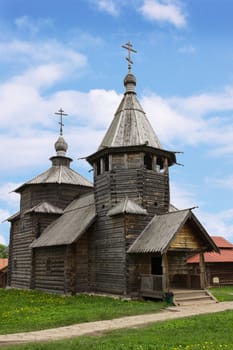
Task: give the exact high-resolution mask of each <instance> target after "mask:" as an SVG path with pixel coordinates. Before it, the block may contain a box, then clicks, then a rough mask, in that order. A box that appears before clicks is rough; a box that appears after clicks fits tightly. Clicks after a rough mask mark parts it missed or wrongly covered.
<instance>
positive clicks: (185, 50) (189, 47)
mask: <svg viewBox="0 0 233 350" xmlns="http://www.w3.org/2000/svg"><path fill="white" fill-rule="evenodd" d="M178 52H180V53H187V54H192V53H195V52H196V48H195V47H194V46H193V45H186V46H183V47H180V48H179V49H178Z"/></svg>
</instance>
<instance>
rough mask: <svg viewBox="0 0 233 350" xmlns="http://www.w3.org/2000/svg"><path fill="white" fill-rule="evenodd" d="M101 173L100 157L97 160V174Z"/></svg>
mask: <svg viewBox="0 0 233 350" xmlns="http://www.w3.org/2000/svg"><path fill="white" fill-rule="evenodd" d="M100 173H101V162H100V159H98V160H97V162H96V175H100Z"/></svg>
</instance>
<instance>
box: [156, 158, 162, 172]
mask: <svg viewBox="0 0 233 350" xmlns="http://www.w3.org/2000/svg"><path fill="white" fill-rule="evenodd" d="M156 165H157V168H158V169H159V171H162V170H163V158H161V157H158V158H157V163H156Z"/></svg>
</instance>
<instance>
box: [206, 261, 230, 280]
mask: <svg viewBox="0 0 233 350" xmlns="http://www.w3.org/2000/svg"><path fill="white" fill-rule="evenodd" d="M206 273H207V283H208V285H209V286H213V285H216V284H215V283H214V281H213V278H214V277H218V279H219V285H228V284H233V262H231V263H206Z"/></svg>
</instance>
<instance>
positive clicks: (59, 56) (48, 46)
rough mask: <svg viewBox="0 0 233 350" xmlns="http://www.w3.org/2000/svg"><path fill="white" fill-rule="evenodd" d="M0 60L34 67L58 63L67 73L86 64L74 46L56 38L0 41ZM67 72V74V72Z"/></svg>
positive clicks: (85, 60) (84, 57)
mask: <svg viewBox="0 0 233 350" xmlns="http://www.w3.org/2000/svg"><path fill="white" fill-rule="evenodd" d="M0 62H7V63H9V62H13V63H14V64H17V65H19V64H20V63H21V64H22V65H26V67H27V70H29V69H30V68H28V67H36V66H40V65H42V66H43V64H52V65H57V64H59V65H60V66H62V67H65V69H66V70H67V69H68V73H69V72H70V71H71V68H72V71H74V70H75V69H77V68H83V67H84V66H85V65H86V64H87V58H86V56H85V55H83V54H81V53H79V52H77V51H76V50H75V48H72V47H69V46H68V45H67V44H63V43H62V42H59V41H57V40H47V41H40V40H33V41H24V40H18V39H14V40H11V41H1V42H0ZM68 73H67V74H68Z"/></svg>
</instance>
